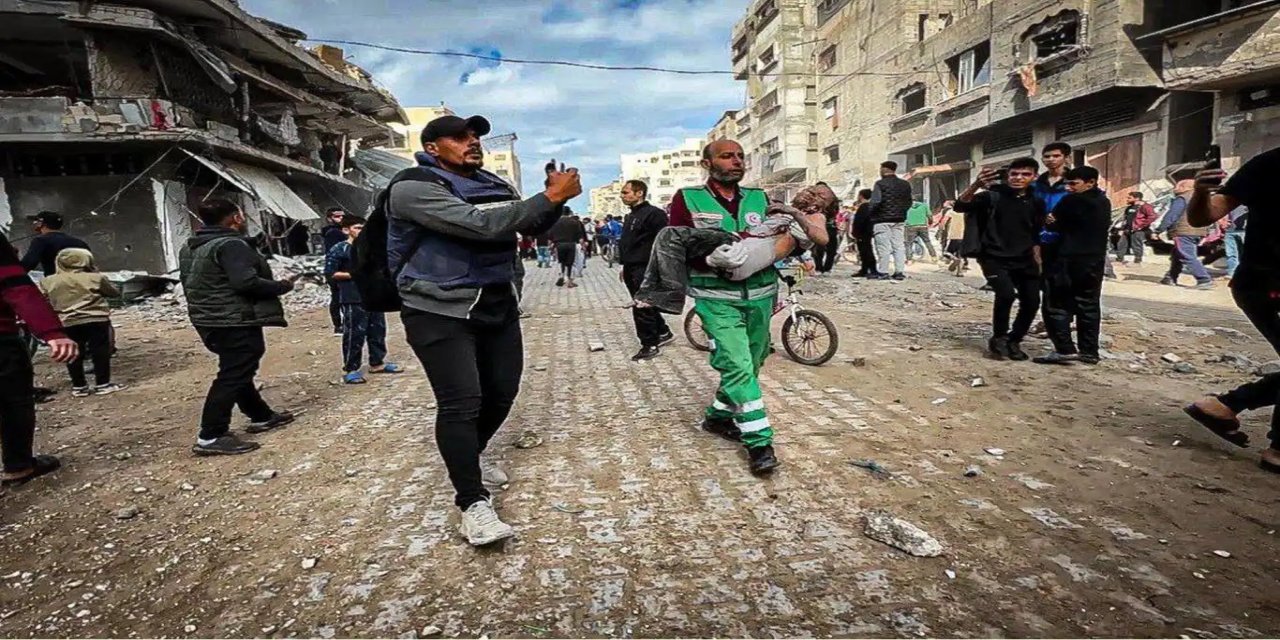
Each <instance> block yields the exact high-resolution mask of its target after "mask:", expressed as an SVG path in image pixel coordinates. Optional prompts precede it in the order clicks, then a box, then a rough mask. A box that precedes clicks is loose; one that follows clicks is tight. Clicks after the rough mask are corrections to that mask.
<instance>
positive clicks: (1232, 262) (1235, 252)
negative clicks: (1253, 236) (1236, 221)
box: [1222, 230, 1244, 278]
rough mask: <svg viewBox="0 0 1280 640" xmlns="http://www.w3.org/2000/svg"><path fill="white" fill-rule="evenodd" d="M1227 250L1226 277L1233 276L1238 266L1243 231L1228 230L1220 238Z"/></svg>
mask: <svg viewBox="0 0 1280 640" xmlns="http://www.w3.org/2000/svg"><path fill="white" fill-rule="evenodd" d="M1222 243H1223V245H1224V246H1225V248H1226V250H1227V277H1228V278H1234V277H1235V275H1236V267H1238V266H1240V251H1241V250H1243V249H1244V231H1234V230H1233V231H1228V232H1227V235H1226V236H1225V237H1224V238H1223V239H1222Z"/></svg>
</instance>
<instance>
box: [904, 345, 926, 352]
mask: <svg viewBox="0 0 1280 640" xmlns="http://www.w3.org/2000/svg"><path fill="white" fill-rule="evenodd" d="M907 349H908V350H911V351H923V350H924V347H922V346H920V345H918V344H913V345H911V346H909V347H907Z"/></svg>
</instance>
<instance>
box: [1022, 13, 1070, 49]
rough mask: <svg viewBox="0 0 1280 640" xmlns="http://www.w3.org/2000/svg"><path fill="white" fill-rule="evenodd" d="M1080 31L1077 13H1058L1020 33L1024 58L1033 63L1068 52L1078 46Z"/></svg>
mask: <svg viewBox="0 0 1280 640" xmlns="http://www.w3.org/2000/svg"><path fill="white" fill-rule="evenodd" d="M1082 31H1083V24H1082V23H1081V18H1080V12H1079V11H1076V10H1074V9H1067V10H1065V11H1060V12H1058V13H1057V14H1055V15H1053V16H1052V17H1050V18H1048V19H1046V20H1044V21H1043V22H1040V23H1038V24H1035V25H1032V26H1031V28H1030V29H1027V30H1026V31H1024V32H1023V33H1022V38H1021V42H1022V47H1023V50H1024V51H1025V56H1024V57H1025V58H1026V59H1027V60H1028V61H1034V60H1039V59H1044V58H1048V57H1050V56H1054V55H1057V54H1059V53H1063V52H1064V51H1068V50H1070V49H1071V48H1072V47H1074V46H1076V45H1078V44H1080V41H1081V40H1082V38H1081V35H1082V33H1081V32H1082Z"/></svg>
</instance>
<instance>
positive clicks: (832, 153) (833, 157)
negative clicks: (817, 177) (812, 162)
mask: <svg viewBox="0 0 1280 640" xmlns="http://www.w3.org/2000/svg"><path fill="white" fill-rule="evenodd" d="M822 155H824V156H826V157H827V164H835V163H837V162H839V161H840V145H838V144H833V145H831V146H829V147H827V148H826V149H823V150H822Z"/></svg>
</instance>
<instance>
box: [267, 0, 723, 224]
mask: <svg viewBox="0 0 1280 640" xmlns="http://www.w3.org/2000/svg"><path fill="white" fill-rule="evenodd" d="M242 4H244V5H245V6H246V8H248V9H249V10H250V11H253V12H255V13H258V14H260V15H263V16H264V17H267V18H270V19H272V20H277V21H280V22H284V23H286V24H290V25H292V26H295V27H298V28H300V29H302V30H303V31H306V32H307V33H308V34H309V35H310V36H311V37H312V38H316V39H321V38H323V39H334V40H354V41H365V42H373V43H377V44H385V45H390V46H398V47H410V48H417V49H432V50H452V51H472V50H477V51H486V52H487V51H490V50H497V51H500V52H501V55H502V57H503V58H536V59H559V60H573V61H579V62H592V63H599V64H609V65H624V66H662V67H674V68H682V69H728V68H729V67H730V59H729V39H730V30H731V28H732V26H733V23H734V21H736V20H738V19H739V18H740V17H741V16H742V14H743V12H744V11H745V9H746V5H747V0H645V1H644V2H642V3H640V4H639V6H638V7H637V8H636V9H635V10H626V9H619V8H617V7H616V4H617V3H613V2H600V1H589V0H571V1H569V2H563V1H561V2H554V3H553V2H552V1H550V0H537V1H532V0H484V2H483V3H477V2H475V0H432V1H431V2H430V3H420V2H414V1H412V0H379V1H377V2H374V1H369V2H358V3H357V2H348V3H340V4H336V5H334V4H329V3H325V2H322V0H242ZM424 4H426V7H425V8H424V6H423V5H424ZM553 7H560V8H561V9H558V10H557V11H556V13H557V19H558V20H559V21H557V22H555V23H553V24H544V23H543V22H542V19H543V17H544V15H546V14H547V13H548V12H549V11H552V9H553ZM318 8H322V9H323V10H317V9H318ZM345 48H346V50H347V53H348V56H350V57H351V58H352V59H353V61H355V62H356V63H358V64H360V65H361V66H363V67H365V68H366V69H368V70H369V71H370V72H371V73H372V74H374V77H375V79H376V80H377V81H379V82H380V83H381V84H382V85H383V86H386V87H388V88H389V89H390V90H391V91H392V92H394V94H395V95H396V97H397V98H398V99H399V100H400V101H401V103H402V104H404V105H406V106H413V105H421V104H438V103H440V102H442V101H443V102H444V103H445V104H448V105H449V106H450V107H452V108H453V109H454V110H456V111H458V112H459V113H465V114H470V113H482V114H484V115H485V116H487V117H488V118H489V119H490V120H491V121H492V122H493V125H494V130H495V132H507V131H515V132H516V133H518V134H519V138H520V139H519V142H517V151H518V152H519V153H520V155H521V156H522V160H523V163H522V164H523V166H524V167H525V176H524V181H525V184H529V185H534V184H540V183H541V182H542V177H541V171H542V165H543V164H544V163H545V162H546V160H548V159H550V158H551V157H553V156H554V157H555V158H556V159H558V160H563V161H565V162H567V163H570V164H572V165H574V166H577V167H579V168H580V169H582V171H583V174H584V183H585V186H587V187H588V188H590V187H592V186H597V185H599V184H603V183H604V182H607V181H608V180H611V179H612V178H614V177H615V176H616V175H617V173H618V170H619V167H618V156H619V155H620V154H622V153H636V152H642V151H651V150H655V149H660V148H669V147H674V146H677V145H679V144H680V142H681V141H682V140H683V139H684V138H687V137H702V136H703V135H705V134H706V131H707V129H708V128H710V126H711V125H712V124H713V123H714V122H715V120H716V119H717V118H718V117H719V116H720V114H721V113H722V112H723V111H725V110H726V109H736V108H739V107H741V105H742V99H743V94H744V87H743V86H742V85H741V84H740V83H738V82H735V81H734V80H733V79H732V77H731V76H728V75H699V76H686V75H670V74H656V73H641V72H622V71H596V70H588V69H580V68H570V67H559V66H537V65H520V64H516V63H511V62H503V63H501V64H498V65H494V64H492V63H482V62H480V61H477V60H469V59H464V58H456V57H440V56H429V55H415V54H408V53H393V52H388V51H382V50H377V49H368V48H362V47H355V46H347V47H345ZM464 78H465V81H464ZM574 206H575V208H576V209H578V210H585V209H586V199H585V197H584V198H583V199H581V200H579V201H577V202H575V203H574Z"/></svg>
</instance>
